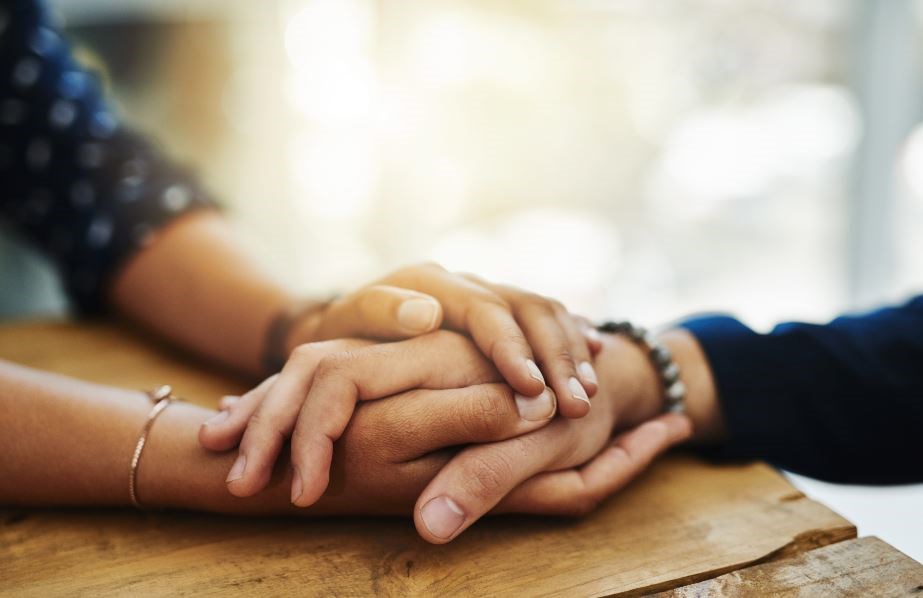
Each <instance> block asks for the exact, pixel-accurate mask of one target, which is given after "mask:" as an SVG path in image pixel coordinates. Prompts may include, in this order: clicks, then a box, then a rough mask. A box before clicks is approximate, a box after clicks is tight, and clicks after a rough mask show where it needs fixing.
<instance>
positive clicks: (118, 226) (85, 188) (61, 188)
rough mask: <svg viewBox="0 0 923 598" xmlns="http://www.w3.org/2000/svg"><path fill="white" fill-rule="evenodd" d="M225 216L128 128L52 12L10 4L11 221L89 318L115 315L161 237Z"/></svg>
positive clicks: (3, 174)
mask: <svg viewBox="0 0 923 598" xmlns="http://www.w3.org/2000/svg"><path fill="white" fill-rule="evenodd" d="M214 206H215V204H214V202H213V201H212V200H211V199H210V198H209V197H208V195H207V194H206V193H205V192H204V191H203V189H201V188H200V186H199V185H198V183H197V182H196V180H195V179H194V177H192V176H191V175H190V174H189V173H187V172H185V171H183V170H181V169H180V168H178V167H177V166H175V165H173V164H170V163H169V162H168V161H167V160H166V159H165V158H164V156H163V155H162V154H161V152H160V151H158V149H157V148H156V147H155V146H154V145H152V143H151V142H150V141H148V140H146V139H145V138H144V137H142V136H141V135H138V134H137V133H135V132H132V131H131V130H129V129H127V128H125V127H123V126H122V124H121V123H119V121H118V118H117V116H116V115H115V114H114V112H113V111H112V109H110V107H109V106H107V104H106V102H105V99H104V97H103V95H102V93H101V90H100V86H99V84H98V82H97V79H96V77H95V76H94V75H93V74H92V73H90V72H87V71H86V70H84V69H83V68H81V67H80V66H79V65H78V64H77V63H76V62H75V61H74V59H73V57H72V56H71V52H70V47H69V46H68V44H67V42H66V41H65V40H64V39H63V38H62V37H61V35H60V34H59V33H58V32H57V31H56V30H55V29H54V28H53V27H51V26H50V24H49V19H48V15H47V11H46V10H45V7H44V6H43V5H42V4H41V3H39V2H37V1H35V0H4V1H3V2H0V218H2V219H3V220H4V221H6V222H7V223H8V224H10V225H12V227H13V228H14V229H15V230H16V231H18V232H19V233H21V235H22V236H23V237H24V238H25V239H27V240H28V241H30V242H32V243H33V244H34V245H36V246H37V247H39V248H40V249H41V250H42V251H43V252H44V253H45V254H46V255H48V256H49V257H50V258H51V259H52V260H53V261H54V262H55V263H56V264H57V266H58V268H59V270H60V272H61V275H62V278H63V280H64V283H65V286H66V288H67V290H68V293H69V295H70V296H71V298H72V299H73V301H74V303H75V305H76V307H77V308H78V310H80V311H81V312H84V313H87V312H90V313H92V312H98V311H101V310H102V309H103V308H104V307H105V290H106V288H107V283H108V282H109V281H110V280H111V279H112V277H113V275H114V274H115V272H116V271H117V269H118V268H119V266H120V265H122V264H123V263H124V262H125V261H126V259H127V258H128V257H129V256H130V255H132V253H133V252H135V251H136V250H138V249H139V248H141V247H143V246H145V245H146V244H148V243H150V242H151V241H152V239H153V236H154V235H155V234H156V232H157V230H158V229H159V228H160V227H162V226H163V225H164V224H166V223H167V222H169V221H171V220H172V219H174V218H176V217H177V216H179V215H181V214H184V213H187V212H189V211H192V210H197V209H202V208H210V207H214ZM4 284H6V281H5V283H4Z"/></svg>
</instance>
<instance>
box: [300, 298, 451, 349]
mask: <svg viewBox="0 0 923 598" xmlns="http://www.w3.org/2000/svg"><path fill="white" fill-rule="evenodd" d="M442 315H443V314H442V305H441V304H440V303H439V302H438V301H437V300H436V299H435V298H433V297H432V296H430V295H426V294H424V293H419V292H417V291H411V290H409V289H403V288H400V287H393V286H387V285H373V286H368V287H363V288H362V289H359V290H358V291H356V292H355V293H352V294H350V295H347V296H345V297H342V298H340V299H337V300H336V301H334V302H333V303H331V304H330V306H329V307H328V308H327V309H326V311H325V313H324V317H323V321H322V322H321V323H320V325H319V326H318V331H317V340H325V339H332V338H343V337H354V338H378V339H383V340H396V339H402V338H409V337H413V336H418V335H421V334H426V333H427V332H432V331H433V330H436V329H438V328H439V327H440V326H441V325H442Z"/></svg>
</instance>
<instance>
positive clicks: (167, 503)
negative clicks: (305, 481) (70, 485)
mask: <svg viewBox="0 0 923 598" xmlns="http://www.w3.org/2000/svg"><path fill="white" fill-rule="evenodd" d="M214 414H215V411H214V410H211V409H205V408H202V407H199V406H197V405H193V404H190V403H186V402H179V401H178V402H175V403H173V404H171V405H170V406H169V407H168V408H167V409H166V410H165V411H164V412H163V414H162V415H161V416H160V417H159V418H158V419H157V421H156V422H155V425H154V426H153V427H152V429H151V431H150V433H149V435H148V442H147V445H146V448H145V449H144V456H143V458H142V460H141V462H140V463H139V469H138V496H139V499H140V502H141V504H142V505H143V506H144V507H147V508H153V509H157V508H167V509H188V510H195V511H208V512H218V513H240V514H243V513H247V514H279V513H286V512H289V511H290V504H289V501H288V485H287V483H286V481H285V480H283V479H282V478H283V477H288V474H287V473H285V474H282V475H279V476H277V477H279V479H278V480H276V479H274V480H273V482H272V483H271V484H270V487H269V488H267V490H266V491H264V492H262V493H260V494H259V495H257V496H254V497H251V498H248V499H240V498H236V497H234V496H233V495H231V493H230V492H229V491H228V489H227V485H226V484H225V482H224V480H225V477H226V476H227V473H228V471H229V470H230V468H231V465H232V463H233V461H234V459H235V458H236V456H237V451H233V450H232V451H225V452H222V453H216V452H211V451H207V450H205V449H203V448H202V447H201V446H200V445H199V442H198V436H197V434H198V429H199V427H200V425H201V424H202V422H204V421H205V420H206V419H208V418H209V417H211V416H213V415H214ZM283 461H284V459H283ZM280 471H283V472H287V471H288V469H287V468H285V469H282V468H280Z"/></svg>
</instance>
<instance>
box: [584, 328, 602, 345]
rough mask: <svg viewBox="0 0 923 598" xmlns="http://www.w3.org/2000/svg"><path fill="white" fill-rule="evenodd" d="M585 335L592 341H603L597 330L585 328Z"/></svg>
mask: <svg viewBox="0 0 923 598" xmlns="http://www.w3.org/2000/svg"><path fill="white" fill-rule="evenodd" d="M583 334H584V335H585V336H586V337H587V338H588V339H590V340H591V341H594V342H597V343H601V342H602V340H603V337H602V335H601V334H600V333H599V331H598V330H596V329H595V328H585V329H584V330H583Z"/></svg>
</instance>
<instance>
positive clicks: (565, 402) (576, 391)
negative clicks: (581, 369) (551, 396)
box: [558, 376, 591, 419]
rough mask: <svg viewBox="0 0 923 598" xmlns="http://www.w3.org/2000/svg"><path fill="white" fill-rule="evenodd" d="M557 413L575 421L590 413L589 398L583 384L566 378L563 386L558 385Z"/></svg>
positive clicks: (571, 378)
mask: <svg viewBox="0 0 923 598" xmlns="http://www.w3.org/2000/svg"><path fill="white" fill-rule="evenodd" d="M559 386H561V387H562V388H561V389H560V390H558V411H560V412H561V414H562V415H563V416H564V417H567V418H570V419H577V418H581V417H583V416H585V415H586V414H587V413H589V412H590V408H591V403H590V397H589V394H588V393H587V391H586V389H585V388H584V387H583V384H581V383H580V381H579V380H577V378H575V377H573V376H572V377H570V378H568V380H567V382H566V383H565V384H559Z"/></svg>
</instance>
